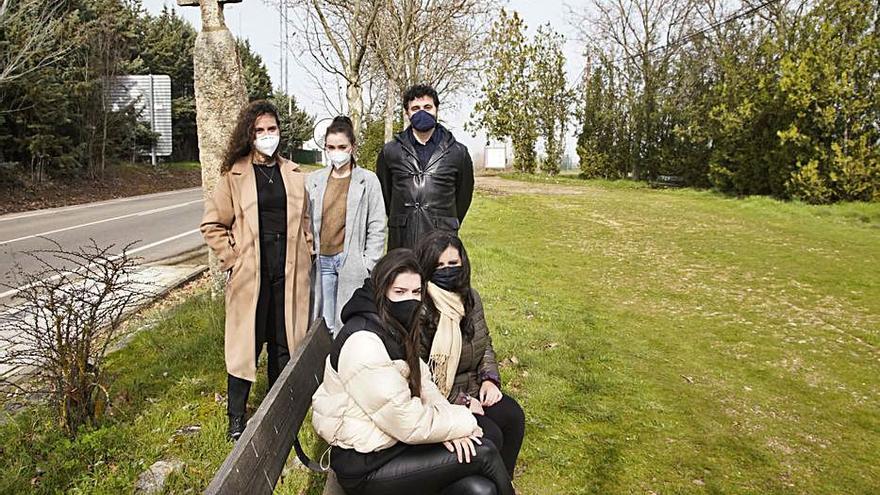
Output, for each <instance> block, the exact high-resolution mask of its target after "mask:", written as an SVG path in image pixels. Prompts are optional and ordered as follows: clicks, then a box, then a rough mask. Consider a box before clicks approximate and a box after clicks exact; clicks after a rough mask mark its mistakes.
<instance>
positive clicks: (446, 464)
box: [339, 439, 514, 495]
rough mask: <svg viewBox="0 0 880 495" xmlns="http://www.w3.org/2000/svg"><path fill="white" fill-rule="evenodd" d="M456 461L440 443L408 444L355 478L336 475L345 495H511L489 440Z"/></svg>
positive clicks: (498, 457)
mask: <svg viewBox="0 0 880 495" xmlns="http://www.w3.org/2000/svg"><path fill="white" fill-rule="evenodd" d="M476 447H477V449H476V450H477V456H476V457H471V462H469V463H459V462H458V458H457V457H456V455H455V454H453V453H450V452H449V451H448V450H446V447H444V446H443V445H442V444H430V445H410V446H408V447H407V449H406V450H405V451H403V452H402V453H400V454H398V455H397V456H396V457H394V458H393V459H391V460H390V461H388V462H387V463H386V464H385V465H383V466H382V467H380V468H379V469H377V470H375V471H373V472H372V473H369V474H367V476H366V477H364V478H363V479H359V480H347V479H345V478H342V477H340V478H339V484H340V485H342V487H343V488H344V489H345V493H347V494H348V495H412V494H414V493H418V494H424V495H431V494H433V495H437V494H440V495H514V492H513V485H511V483H510V476H509V475H508V474H507V469H506V468H505V467H504V462H503V461H502V460H501V456H500V455H499V453H498V449H496V448H495V445H493V444H492V441H491V440H488V439H484V440H483V444H482V445H477V446H476Z"/></svg>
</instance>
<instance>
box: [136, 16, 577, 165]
mask: <svg viewBox="0 0 880 495" xmlns="http://www.w3.org/2000/svg"><path fill="white" fill-rule="evenodd" d="M142 1H143V5H144V8H146V10H147V11H148V12H150V13H153V14H157V13H159V12H161V10H162V7H163V6H168V7H170V8H172V9H174V10H176V11H177V12H178V14H179V15H180V16H182V17H183V18H185V19H187V20H188V21H189V22H190V23H191V24H192V25H193V26H194V27H195V28H196V29H197V30H198V29H201V20H200V18H199V9H198V7H178V6H177V2H176V0H142ZM273 3H274V2H271V1H264V0H244V1H242V2H241V3H239V4H228V5H226V7H225V10H224V12H225V16H226V24H227V26H229V29H230V30H231V31H232V32H233V34H235V35H236V36H238V37H242V38H247V39H248V40H250V43H251V47H252V48H253V49H254V51H256V52H257V53H258V54H260V55H261V56H262V57H263V62H265V64H266V67H267V68H268V69H269V75H270V76H271V77H272V84H273V85H275V86H276V87H277V85H278V84H279V83H280V81H281V79H280V77H279V76H280V70H281V68H280V62H279V60H280V53H279V40H280V33H279V19H278V12H277V10H276V8H275V7H272V6H270V5H272V4H273ZM586 3H587V0H570V1H561V0H558V1H553V0H543V1H537V0H508V1H507V2H506V4H507V8H508V9H509V10H515V11H517V12H519V14H520V16H521V17H522V18H523V20H524V21H525V23H526V25H527V26H528V28H529V34H530V35H533V34H534V33H535V31H536V30H537V28H538V26H540V25H541V24H545V23H548V22H549V23H550V24H551V25H552V26H553V28H554V29H555V30H556V31H557V32H559V33H561V34H563V35H564V36H565V38H566V46H565V56H566V59H567V67H566V70H567V73H568V78H569V84H570V85H571V84H572V83H573V81H575V80H576V78H577V77H578V75H579V74H580V72H581V70H582V69H583V56H582V55H581V52H582V49H581V46H580V43H579V42H578V41H577V39H576V38H577V36H576V33H575V30H574V28H573V27H572V26H571V24H570V23H569V22H568V17H569V16H568V10H569V9H568V7H567V5H568V6H570V7H571V8H573V9H575V10H579V9H580V8H585V6H586ZM289 64H290V69H289V74H290V92H291V93H292V94H293V95H294V96H295V97H296V100H297V102H298V103H299V105H300V106H301V107H303V108H304V109H305V110H306V111H308V112H309V113H311V114H313V115H316V116H317V118H318V119H321V118H324V117H330V116H332V114H331V111H330V110H328V109H327V108H325V106H324V103H323V100H322V98H321V92H320V90H319V89H318V88H317V87H316V83H315V82H314V80H313V79H312V78H310V77H308V76H307V75H306V74H305V73H304V71H303V69H301V67H302V65H301V64H307V66H308V67H310V68H311V70H312V71H313V72H318V71H319V70H320V69H318V68H317V67H316V66H315V65H314V62H312V61H310V60H309V57H308V56H303V57H301V58H300V60H295V59H294V58H293V57H291V60H290V62H289ZM475 86H476V83H475ZM334 92H335V91H334ZM331 93H332V92H331ZM440 97H441V102H442V101H443V99H444V95H440ZM457 98H458V100H459V101H460V104H459V105H458V108H457V109H456V110H455V111H444V110H445V109H444V107H442V106H441V109H440V112H441V114H440V118H441V119H442V120H444V121H445V123H446V125H447V127H449V128H450V129H451V130H452V132H453V133H454V134H455V136H456V138H457V139H458V140H459V141H461V142H463V143H465V144H466V145H468V147H469V148H470V149H471V153H472V154H474V155H477V154H478V148H482V147H483V146H484V144H485V142H486V138H485V134H483V133H480V134H478V135H477V136H476V137H473V136H471V135H470V133H467V132H466V131H465V130H464V127H463V126H464V122H465V121H466V120H467V118H468V116H469V115H470V112H471V110H472V109H473V103H474V99H473V98H471V97H470V96H467V95H460V96H458V97H457ZM447 101H448V100H447ZM569 127H570V129H571V134H572V136H570V137H569V138H567V142H566V150H567V152H568V154H570V155H572V158H573V159H575V160H576V159H577V158H576V157H575V156H573V155H574V144H575V143H574V140H575V138H574V137H573V133H574V132H575V129H574V126H573V125H571V124H569Z"/></svg>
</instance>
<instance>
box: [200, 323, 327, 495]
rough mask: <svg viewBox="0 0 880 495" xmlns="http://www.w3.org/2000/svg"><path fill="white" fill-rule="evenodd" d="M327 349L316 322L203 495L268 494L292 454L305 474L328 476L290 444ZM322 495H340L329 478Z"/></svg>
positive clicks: (309, 402) (308, 404) (309, 401)
mask: <svg viewBox="0 0 880 495" xmlns="http://www.w3.org/2000/svg"><path fill="white" fill-rule="evenodd" d="M332 343H333V340H332V337H331V336H330V332H329V331H327V327H326V326H325V324H324V320H323V319H322V318H321V319H318V320H317V321H316V322H315V323H314V324H312V328H311V329H309V332H308V334H307V335H306V338H305V341H304V342H303V343H302V345H301V346H300V347H299V349H298V350H296V351H295V352H294V353H293V356H291V358H290V362H289V363H288V365H287V366H286V367H285V368H284V371H282V372H281V376H279V377H278V380H277V381H276V382H275V385H273V386H272V388H271V390H269V393H268V394H267V395H266V398H265V399H263V402H262V404H260V408H259V409H257V412H256V413H255V414H254V416H253V417H252V418H251V420H250V421H249V422H248V425H247V428H245V430H244V433H243V434H242V435H241V438H239V439H238V441H237V442H236V443H235V447H234V448H233V449H232V452H230V453H229V455H228V456H227V457H226V461H224V462H223V465H222V466H220V469H219V470H218V471H217V474H216V475H214V479H213V480H211V484H210V485H208V488H207V490H205V493H207V494H211V495H214V494H234V495H238V494H248V495H256V494H263V493H272V491H273V490H274V489H275V484H276V483H277V482H278V478H279V477H280V476H281V471H282V469H283V468H284V464H285V463H286V462H287V457H288V455H289V454H290V450H291V448H295V449H296V450H297V457H299V458H300V461H301V462H302V463H303V464H304V465H306V466H308V467H309V469H312V470H313V471H317V472H322V473H326V472H328V471H325V470H322V469H321V468H320V466H318V465H317V463H315V462H314V461H312V460H310V459H309V458H308V457H307V456H306V455H305V453H304V452H303V451H302V448H301V447H300V446H299V442H298V441H296V442H295V440H297V435H298V434H299V429H300V427H301V426H302V423H303V421H304V420H305V417H306V413H307V412H308V410H309V408H310V407H311V405H312V395H313V394H314V393H315V390H317V389H318V385H320V384H321V380H323V379H324V363H325V362H326V358H327V355H328V354H329V353H330V346H331V344H332ZM324 493H325V494H326V495H330V494H340V495H343V491H342V489H341V488H340V487H339V486H338V484H337V483H336V482H335V477H334V476H333V475H332V472H330V475H329V476H328V482H327V484H326V485H325V488H324Z"/></svg>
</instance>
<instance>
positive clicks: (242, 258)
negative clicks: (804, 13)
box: [201, 101, 314, 440]
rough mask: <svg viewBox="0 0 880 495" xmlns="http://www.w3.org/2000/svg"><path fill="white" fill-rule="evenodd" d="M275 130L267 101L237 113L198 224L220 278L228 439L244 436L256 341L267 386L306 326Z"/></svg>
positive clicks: (291, 181)
mask: <svg viewBox="0 0 880 495" xmlns="http://www.w3.org/2000/svg"><path fill="white" fill-rule="evenodd" d="M279 132H280V131H279V126H278V113H277V111H276V110H275V107H274V106H272V104H270V103H268V102H266V101H255V102H252V103H251V104H249V105H248V106H247V107H246V108H245V109H244V110H243V111H242V113H241V115H240V117H239V121H238V124H237V125H236V129H235V131H234V133H233V136H232V138H231V140H230V145H229V149H228V151H227V154H226V158H225V159H224V163H223V167H221V177H220V181H219V182H218V184H217V188H216V190H215V191H214V194H213V196H212V197H211V198H210V199H209V200H207V201H206V202H205V213H204V217H203V218H202V224H201V231H202V234H203V235H204V237H205V242H206V243H207V244H208V246H210V248H211V250H212V251H213V252H214V254H215V255H216V256H217V258H218V259H219V261H220V268H221V270H223V271H225V272H226V273H227V282H226V330H225V332H226V338H225V356H226V371H227V373H228V411H227V412H228V414H229V437H230V438H231V439H233V440H237V439H238V437H239V436H240V435H241V433H242V432H243V431H244V426H245V418H244V415H245V410H246V405H247V397H248V394H249V391H250V386H251V384H252V383H253V382H254V381H255V380H256V378H257V376H256V375H257V371H256V367H257V358H258V357H259V354H260V352H261V350H262V347H263V344H266V347H267V349H266V350H267V353H268V355H269V370H268V375H269V385H270V386H271V384H272V383H273V382H274V381H275V379H277V378H278V375H279V374H280V373H281V370H283V369H284V366H285V365H286V364H287V362H288V361H289V359H290V354H291V353H293V351H294V349H296V346H297V345H298V344H299V343H300V342H301V341H302V339H303V337H304V336H305V334H306V331H307V330H308V324H309V304H310V287H309V283H310V280H309V270H310V268H311V265H312V255H313V253H314V249H313V245H312V233H311V220H310V218H309V202H308V195H307V193H306V189H305V175H304V174H303V173H302V172H300V170H299V166H298V165H297V164H295V163H293V162H291V161H289V160H286V159H284V158H281V157H280V156H279V155H278V152H277V148H278V142H279V138H280V134H279Z"/></svg>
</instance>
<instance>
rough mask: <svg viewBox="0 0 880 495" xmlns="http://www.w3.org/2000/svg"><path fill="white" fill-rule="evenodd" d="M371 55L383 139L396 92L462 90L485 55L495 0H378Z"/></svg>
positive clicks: (387, 135)
mask: <svg viewBox="0 0 880 495" xmlns="http://www.w3.org/2000/svg"><path fill="white" fill-rule="evenodd" d="M382 4H383V9H382V11H381V13H380V15H379V20H378V28H377V29H375V30H374V31H373V36H372V38H371V39H370V43H371V47H372V53H371V55H372V57H373V60H374V61H375V65H376V66H377V68H379V69H381V71H382V74H383V75H384V78H385V81H386V82H385V84H386V88H385V91H384V93H385V95H386V97H385V108H384V117H385V141H389V140H390V139H391V133H392V128H393V123H394V117H395V114H396V110H397V109H398V108H399V107H398V106H397V105H398V103H399V98H398V95H400V94H401V93H402V92H403V91H404V90H405V89H406V88H407V87H409V86H411V85H413V84H417V83H424V84H430V85H432V86H433V87H434V88H435V89H436V90H437V92H438V93H440V94H441V95H444V96H445V97H449V96H451V95H455V94H457V93H460V92H461V91H462V90H464V89H466V88H467V87H468V86H469V85H470V83H471V82H472V81H473V76H474V73H475V72H476V71H477V70H478V69H479V68H480V67H481V65H482V62H483V60H484V59H485V56H484V46H483V40H484V39H485V33H487V32H488V26H489V24H490V23H491V20H492V16H493V14H494V12H496V11H497V8H498V2H497V1H495V0H490V1H485V0H382Z"/></svg>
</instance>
